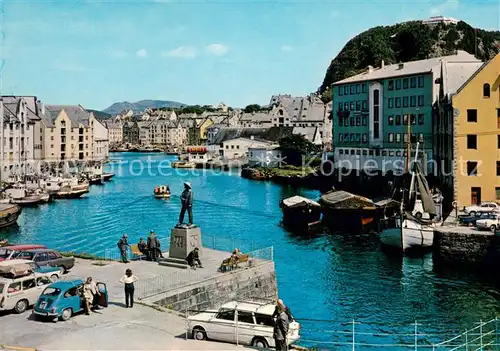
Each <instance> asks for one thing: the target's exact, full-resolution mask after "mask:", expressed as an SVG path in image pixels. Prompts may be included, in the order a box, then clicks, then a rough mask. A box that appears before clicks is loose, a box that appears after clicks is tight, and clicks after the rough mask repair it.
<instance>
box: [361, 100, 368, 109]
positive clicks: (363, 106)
mask: <svg viewBox="0 0 500 351" xmlns="http://www.w3.org/2000/svg"><path fill="white" fill-rule="evenodd" d="M361 108H362V109H363V110H364V111H366V110H367V109H368V101H366V100H363V101H362V102H361Z"/></svg>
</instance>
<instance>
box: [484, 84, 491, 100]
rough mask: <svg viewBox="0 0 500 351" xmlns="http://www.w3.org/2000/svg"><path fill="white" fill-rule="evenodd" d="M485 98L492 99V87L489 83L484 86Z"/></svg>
mask: <svg viewBox="0 0 500 351" xmlns="http://www.w3.org/2000/svg"><path fill="white" fill-rule="evenodd" d="M483 97H485V98H489V97H490V85H489V84H488V83H484V84H483Z"/></svg>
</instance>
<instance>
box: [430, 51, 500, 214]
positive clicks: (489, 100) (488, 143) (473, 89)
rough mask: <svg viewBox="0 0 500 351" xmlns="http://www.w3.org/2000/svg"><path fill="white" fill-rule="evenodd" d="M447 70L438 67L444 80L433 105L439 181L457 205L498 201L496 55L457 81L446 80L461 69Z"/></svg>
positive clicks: (499, 71) (499, 74)
mask: <svg viewBox="0 0 500 351" xmlns="http://www.w3.org/2000/svg"><path fill="white" fill-rule="evenodd" d="M447 70H448V71H449V70H450V68H449V67H447V66H443V71H444V73H445V77H446V75H448V76H450V77H448V78H450V79H443V80H442V82H441V100H440V104H439V105H438V107H437V108H436V123H437V126H436V133H437V136H436V145H437V147H438V149H439V150H438V152H439V154H440V162H439V163H438V164H439V165H440V167H439V172H438V175H439V177H440V180H441V181H442V182H443V183H444V184H445V185H447V186H448V187H449V188H450V189H451V191H450V192H451V194H452V199H453V201H456V203H457V206H458V207H459V208H461V207H463V206H468V205H470V204H478V203H481V202H483V201H500V87H499V84H500V54H497V55H496V56H495V57H494V58H493V59H492V60H490V61H489V62H487V63H485V64H483V65H480V66H478V67H476V70H475V71H474V72H473V74H469V76H470V77H469V79H468V80H465V82H463V84H461V85H459V84H456V85H455V86H453V81H452V80H451V79H452V78H453V76H456V75H457V74H462V76H463V72H464V71H466V69H465V68H464V67H461V66H459V67H457V68H456V69H455V71H456V73H455V75H453V74H452V73H450V72H448V73H447ZM470 71H473V69H472V68H470V69H469V72H470ZM450 80H451V81H450ZM447 84H448V86H447Z"/></svg>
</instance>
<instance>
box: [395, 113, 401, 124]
mask: <svg viewBox="0 0 500 351" xmlns="http://www.w3.org/2000/svg"><path fill="white" fill-rule="evenodd" d="M396 125H397V126H399V125H401V115H396Z"/></svg>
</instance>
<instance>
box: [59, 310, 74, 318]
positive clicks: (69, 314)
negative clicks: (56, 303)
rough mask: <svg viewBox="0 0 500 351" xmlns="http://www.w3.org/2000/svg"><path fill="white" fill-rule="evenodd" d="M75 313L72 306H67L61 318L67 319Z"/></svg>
mask: <svg viewBox="0 0 500 351" xmlns="http://www.w3.org/2000/svg"><path fill="white" fill-rule="evenodd" d="M72 314H73V311H71V308H66V309H65V310H64V311H63V312H62V314H61V320H63V321H67V320H68V319H70V318H71V315H72Z"/></svg>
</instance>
